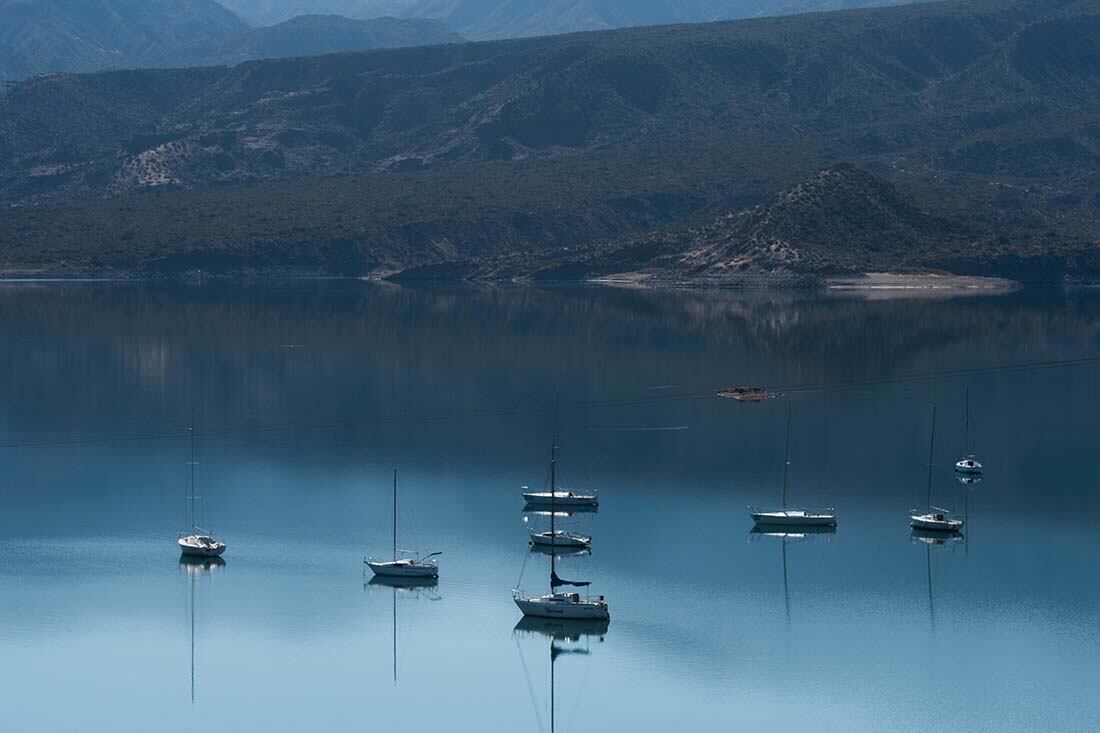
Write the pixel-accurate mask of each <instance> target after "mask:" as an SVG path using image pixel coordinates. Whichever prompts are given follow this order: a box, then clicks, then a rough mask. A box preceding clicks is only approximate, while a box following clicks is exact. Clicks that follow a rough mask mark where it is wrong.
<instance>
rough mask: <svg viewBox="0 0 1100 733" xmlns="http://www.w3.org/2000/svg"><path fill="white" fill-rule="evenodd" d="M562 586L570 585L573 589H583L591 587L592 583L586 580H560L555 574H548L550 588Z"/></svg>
mask: <svg viewBox="0 0 1100 733" xmlns="http://www.w3.org/2000/svg"><path fill="white" fill-rule="evenodd" d="M563 585H571V586H573V587H575V588H584V587H586V586H589V585H592V583H590V582H589V581H587V580H562V579H561V578H559V577H558V574H557V573H553V572H552V573H550V587H551V588H560V587H561V586H563Z"/></svg>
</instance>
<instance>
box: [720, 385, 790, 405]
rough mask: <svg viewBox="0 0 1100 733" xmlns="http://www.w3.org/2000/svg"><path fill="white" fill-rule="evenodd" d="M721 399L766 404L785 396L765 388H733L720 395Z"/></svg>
mask: <svg viewBox="0 0 1100 733" xmlns="http://www.w3.org/2000/svg"><path fill="white" fill-rule="evenodd" d="M718 396H719V397H725V398H726V399H730V400H737V401H738V402H764V401H765V400H774V399H778V398H780V397H782V396H783V393H782V392H772V391H770V390H767V389H764V388H763V387H731V388H730V389H724V390H722V391H721V392H719V393H718Z"/></svg>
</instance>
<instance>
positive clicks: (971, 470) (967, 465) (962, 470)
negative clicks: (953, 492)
mask: <svg viewBox="0 0 1100 733" xmlns="http://www.w3.org/2000/svg"><path fill="white" fill-rule="evenodd" d="M963 454H964V455H965V458H960V459H959V460H958V461H956V462H955V471H956V472H957V473H959V474H963V475H965V476H976V475H978V474H980V473H981V472H982V464H981V463H979V462H978V459H977V458H975V457H974V454H973V453H971V452H970V389H969V388H967V390H966V411H965V413H964V418H963Z"/></svg>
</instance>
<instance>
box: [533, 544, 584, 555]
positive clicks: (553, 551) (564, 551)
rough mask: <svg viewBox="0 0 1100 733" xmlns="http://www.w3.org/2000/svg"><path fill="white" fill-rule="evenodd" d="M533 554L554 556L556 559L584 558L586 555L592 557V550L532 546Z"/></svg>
mask: <svg viewBox="0 0 1100 733" xmlns="http://www.w3.org/2000/svg"><path fill="white" fill-rule="evenodd" d="M531 552H537V553H539V554H540V555H553V556H554V557H583V556H584V555H591V554H592V550H591V548H588V547H558V546H556V545H555V546H551V545H535V544H532V545H531Z"/></svg>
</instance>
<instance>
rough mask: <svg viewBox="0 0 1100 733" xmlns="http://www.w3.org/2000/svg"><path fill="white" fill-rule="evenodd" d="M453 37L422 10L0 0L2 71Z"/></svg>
mask: <svg viewBox="0 0 1100 733" xmlns="http://www.w3.org/2000/svg"><path fill="white" fill-rule="evenodd" d="M456 40H462V38H461V37H460V36H459V35H457V34H455V33H453V32H452V31H450V30H449V29H447V28H446V27H445V26H444V25H443V24H442V23H441V22H440V21H436V20H429V19H395V18H372V19H369V20H361V19H349V18H343V17H336V16H308V17H298V18H293V19H291V20H288V21H286V22H283V23H280V24H278V25H275V26H271V27H262V28H250V27H249V26H248V25H247V24H246V23H245V22H244V21H243V20H241V19H240V18H238V17H237V16H236V15H234V14H233V13H232V12H230V11H229V10H227V9H226V8H224V7H222V6H221V5H220V4H218V3H216V2H214V0H0V80H19V79H24V78H26V77H29V76H33V75H35V74H41V73H50V72H53V73H58V72H82V71H83V72H86V71H99V70H107V69H118V68H143V67H144V68H150V67H151V68H165V67H173V66H198V65H209V64H234V63H239V62H241V61H245V60H249V59H258V58H282V57H287V56H313V55H318V54H323V53H335V52H345V51H365V50H369V49H373V48H393V47H397V46H418V45H425V44H433V43H448V42H453V41H456Z"/></svg>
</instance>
